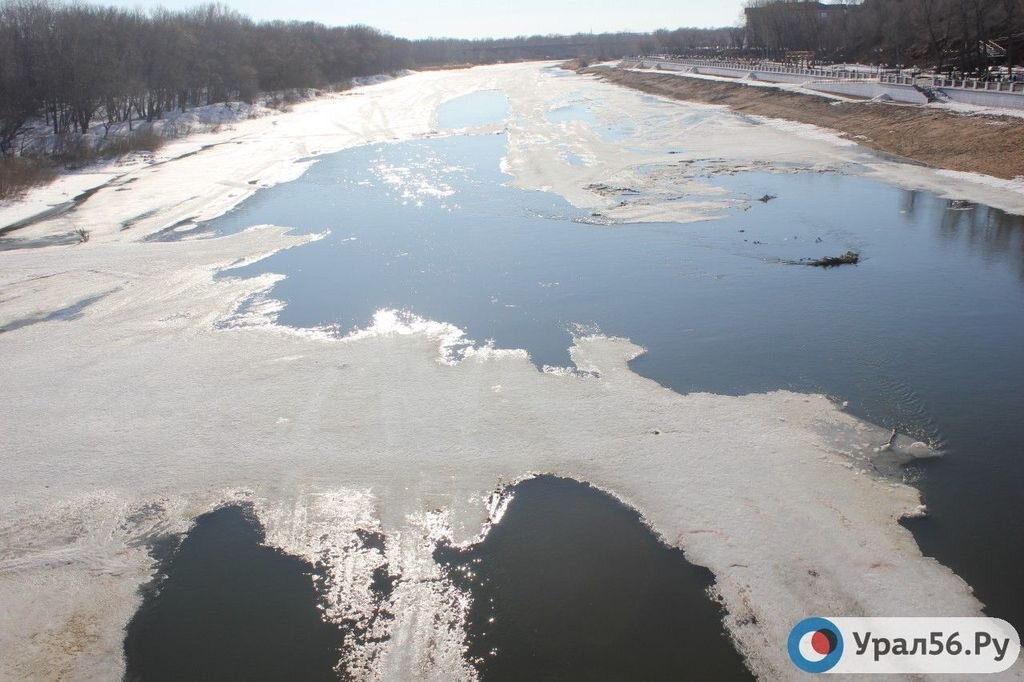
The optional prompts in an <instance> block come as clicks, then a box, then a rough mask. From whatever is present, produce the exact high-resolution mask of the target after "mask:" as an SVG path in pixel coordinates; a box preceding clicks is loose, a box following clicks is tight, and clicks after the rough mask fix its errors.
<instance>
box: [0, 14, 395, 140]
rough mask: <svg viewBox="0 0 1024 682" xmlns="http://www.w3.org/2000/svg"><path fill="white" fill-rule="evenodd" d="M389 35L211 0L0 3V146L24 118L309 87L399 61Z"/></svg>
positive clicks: (156, 108) (133, 109)
mask: <svg viewBox="0 0 1024 682" xmlns="http://www.w3.org/2000/svg"><path fill="white" fill-rule="evenodd" d="M399 42H400V41H397V40H396V39H394V38H392V37H390V36H386V35H383V34H381V33H380V32H378V31H375V30H373V29H370V28H367V27H359V26H357V27H349V28H331V29H329V28H326V27H324V26H321V25H319V24H313V23H264V24H257V23H254V22H252V21H250V20H248V19H246V18H245V17H243V16H242V15H240V14H238V13H235V12H233V11H231V10H228V9H226V8H224V7H222V6H218V5H209V6H204V7H200V8H197V9H194V10H190V11H186V12H173V13H172V12H168V11H164V10H158V11H155V12H153V13H149V14H143V13H142V12H140V11H137V10H125V9H116V8H110V7H95V6H88V5H57V4H52V3H49V2H39V1H35V0H28V1H13V2H5V3H3V4H0V152H2V153H3V154H5V155H6V154H8V153H10V151H11V145H12V142H13V140H14V138H15V136H16V135H17V134H18V132H19V130H21V128H22V126H23V125H24V124H25V122H26V121H27V120H29V119H31V118H32V117H35V116H40V117H44V118H45V120H46V122H47V124H49V125H50V126H51V127H52V130H53V132H54V134H56V135H65V134H68V133H73V132H78V131H80V132H85V131H86V130H87V129H88V128H89V126H90V125H92V124H93V123H94V122H95V121H94V119H95V117H96V116H97V115H98V114H100V113H101V114H102V116H103V117H104V119H105V121H106V122H117V121H129V122H130V121H132V120H133V119H138V118H143V119H147V120H153V119H155V118H159V117H160V116H161V114H162V113H163V112H165V111H167V110H170V109H174V108H184V107H187V106H194V105H200V104H208V103H212V102H219V101H225V100H232V99H250V98H251V97H253V96H254V95H255V94H256V93H257V92H258V91H260V90H274V89H283V88H299V87H313V86H317V85H322V84H325V83H332V82H340V81H342V80H344V79H347V78H351V77H353V76H360V75H368V74H371V73H380V72H384V71H388V70H391V69H395V68H398V67H400V66H402V65H403V63H404V61H403V53H402V50H400V49H395V46H396V44H397V43H399Z"/></svg>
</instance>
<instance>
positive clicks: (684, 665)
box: [435, 476, 751, 682]
mask: <svg viewBox="0 0 1024 682" xmlns="http://www.w3.org/2000/svg"><path fill="white" fill-rule="evenodd" d="M511 492H512V495H513V497H512V501H511V503H510V504H509V506H508V509H507V511H506V512H505V515H504V517H503V518H502V520H501V523H499V524H497V525H496V526H495V527H494V528H493V529H492V530H491V532H490V533H488V535H487V536H486V538H485V539H484V540H483V542H481V543H480V544H478V545H475V546H473V547H470V548H469V549H467V550H458V549H453V548H451V547H439V548H438V550H437V552H436V553H435V557H436V558H437V559H438V560H439V561H440V562H442V563H443V564H444V565H445V566H447V567H448V569H449V573H450V575H451V576H452V577H453V579H454V580H455V581H456V583H457V584H459V585H461V586H463V587H464V588H465V589H468V590H470V591H471V592H472V594H473V597H474V601H473V605H472V607H471V609H470V612H469V631H470V632H471V633H472V634H471V635H470V637H469V638H468V641H467V643H468V647H469V655H470V658H471V660H473V662H474V663H475V665H476V667H477V669H478V670H479V671H480V672H481V673H482V677H483V679H485V680H499V681H500V680H509V681H516V680H591V681H594V682H597V681H599V680H607V681H612V680H623V681H625V680H650V681H654V680H686V679H702V680H723V681H724V680H749V679H751V675H750V673H749V672H748V671H747V670H746V668H745V667H744V666H743V661H742V659H741V657H740V655H739V654H738V653H737V652H736V650H735V649H734V648H733V646H732V644H731V643H730V642H729V640H728V639H726V637H725V636H724V635H723V634H722V632H721V619H722V612H721V609H720V608H719V607H718V605H717V604H716V603H714V602H712V601H711V600H710V599H708V597H707V595H706V594H705V592H704V591H703V589H706V588H708V587H710V586H711V584H712V582H713V578H712V575H711V572H710V571H708V570H707V569H704V568H700V567H697V566H693V565H692V564H690V563H688V562H687V561H686V560H685V558H684V557H683V553H682V552H681V551H680V550H678V549H672V548H669V547H666V546H665V545H663V544H662V543H661V542H660V541H659V540H658V539H657V538H656V537H655V536H654V534H653V533H651V532H650V531H649V530H647V529H646V528H645V527H644V526H643V522H642V520H641V519H640V517H639V516H638V515H637V513H636V512H635V511H632V510H630V509H628V508H626V507H624V506H623V505H622V504H621V503H619V502H618V501H617V500H615V499H614V498H612V497H610V496H608V495H607V494H605V493H602V492H600V491H597V490H595V489H593V488H591V487H590V486H589V485H587V484H585V483H578V482H575V481H570V480H566V479H561V478H554V477H550V476H544V477H540V478H536V479H532V480H528V481H525V482H523V483H520V484H519V485H516V486H515V487H514V488H512V491H511ZM702 588H703V589H702Z"/></svg>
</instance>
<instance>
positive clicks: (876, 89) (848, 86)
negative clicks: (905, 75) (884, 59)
mask: <svg viewBox="0 0 1024 682" xmlns="http://www.w3.org/2000/svg"><path fill="white" fill-rule="evenodd" d="M804 87H805V88H807V89H808V90H815V91H817V92H827V93H829V94H831V95H843V96H846V97H863V98H865V99H874V98H875V97H879V96H882V95H885V96H887V97H889V98H890V99H892V100H893V101H894V102H904V103H907V104H927V103H928V98H927V97H925V96H924V95H923V94H921V92H919V91H918V90H915V89H914V88H913V87H912V86H910V85H899V84H895V83H876V82H874V81H837V82H831V81H828V82H811V83H804Z"/></svg>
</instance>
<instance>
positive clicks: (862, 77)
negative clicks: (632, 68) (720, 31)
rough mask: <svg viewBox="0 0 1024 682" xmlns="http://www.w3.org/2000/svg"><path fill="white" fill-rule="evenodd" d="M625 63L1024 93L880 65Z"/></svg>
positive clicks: (1020, 86) (1017, 87) (666, 58)
mask: <svg viewBox="0 0 1024 682" xmlns="http://www.w3.org/2000/svg"><path fill="white" fill-rule="evenodd" d="M623 62H624V63H633V64H634V65H636V66H642V65H643V64H644V63H646V62H653V63H655V64H657V63H658V62H668V63H672V64H683V65H686V66H693V67H697V68H700V67H706V68H715V69H729V70H733V71H742V72H745V73H750V72H752V71H756V72H759V73H777V74H786V75H793V76H805V77H807V78H810V79H815V80H854V81H874V82H878V83H888V84H893V85H909V86H911V87H914V86H918V85H923V86H927V87H932V88H954V89H957V90H972V91H976V90H981V91H988V92H1002V93H1007V94H1016V95H1021V94H1024V81H1008V80H1004V81H985V80H981V79H978V78H956V79H953V78H945V77H942V76H932V75H918V76H905V75H903V74H895V73H883V72H882V69H881V68H880V67H875V69H874V70H869V71H865V70H863V68H860V69H857V68H852V69H851V68H847V67H844V66H843V65H837V66H829V67H804V66H794V65H792V64H784V63H780V62H769V61H745V60H739V59H736V60H732V59H692V58H689V57H677V56H674V55H647V56H643V57H633V58H627V59H624V60H623Z"/></svg>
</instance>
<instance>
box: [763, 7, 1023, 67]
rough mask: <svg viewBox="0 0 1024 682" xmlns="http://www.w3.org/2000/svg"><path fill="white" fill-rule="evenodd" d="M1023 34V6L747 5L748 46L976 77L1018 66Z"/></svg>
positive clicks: (775, 52)
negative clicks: (1001, 66) (993, 68)
mask: <svg viewBox="0 0 1024 682" xmlns="http://www.w3.org/2000/svg"><path fill="white" fill-rule="evenodd" d="M1022 32H1024V0H860V1H855V0H845V1H843V2H834V3H828V4H826V3H821V2H813V1H810V0H748V2H747V9H746V45H745V46H746V47H747V48H748V49H749V50H753V51H761V52H763V53H765V54H768V55H771V56H777V57H781V56H783V55H784V54H786V53H792V52H813V53H814V54H815V55H816V56H817V57H818V58H821V59H828V60H846V59H858V60H863V61H871V62H884V63H889V64H913V63H918V64H921V65H924V64H928V65H931V66H938V67H940V68H945V69H951V68H956V69H958V70H960V71H966V72H972V71H978V70H980V69H981V68H983V67H985V66H988V65H991V64H992V63H994V62H1000V61H1001V62H1003V63H1007V64H1010V65H1013V64H1016V63H1017V62H1018V61H1019V59H1020V56H1021V55H1020V54H1019V52H1020V50H1019V45H1020V43H1021V41H1022V39H1021V37H1020V34H1021V33H1022Z"/></svg>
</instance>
